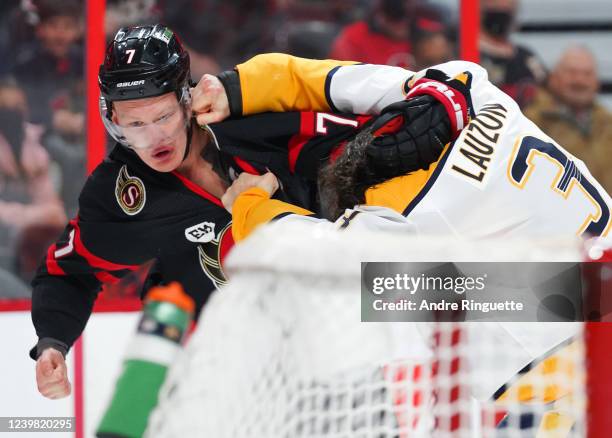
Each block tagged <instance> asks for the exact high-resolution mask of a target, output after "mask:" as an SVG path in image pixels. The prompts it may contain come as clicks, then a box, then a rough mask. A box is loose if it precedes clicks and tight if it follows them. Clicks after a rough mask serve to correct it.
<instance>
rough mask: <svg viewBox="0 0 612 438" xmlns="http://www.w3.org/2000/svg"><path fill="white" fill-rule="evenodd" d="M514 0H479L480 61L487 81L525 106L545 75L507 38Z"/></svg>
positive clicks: (539, 65) (525, 51)
mask: <svg viewBox="0 0 612 438" xmlns="http://www.w3.org/2000/svg"><path fill="white" fill-rule="evenodd" d="M517 7H518V0H482V1H481V34H480V64H481V65H482V66H483V67H484V68H485V69H486V70H487V72H488V73H489V80H490V81H491V82H493V83H494V84H495V85H497V86H498V87H500V88H501V89H502V90H503V91H505V92H506V93H507V94H509V95H510V96H511V97H512V98H513V99H514V100H516V101H517V102H518V104H519V105H520V106H521V107H525V106H526V105H527V104H528V103H529V102H530V101H531V99H533V96H534V95H535V91H536V88H537V86H538V85H539V84H541V83H542V82H543V81H544V79H545V77H546V69H545V68H544V66H543V64H542V63H541V62H540V61H539V60H538V58H537V57H536V56H535V55H534V54H533V53H532V52H531V51H530V50H529V49H527V48H525V47H522V46H520V45H517V44H514V43H513V42H512V41H510V33H511V32H512V30H513V28H514V25H515V18H516V11H517Z"/></svg>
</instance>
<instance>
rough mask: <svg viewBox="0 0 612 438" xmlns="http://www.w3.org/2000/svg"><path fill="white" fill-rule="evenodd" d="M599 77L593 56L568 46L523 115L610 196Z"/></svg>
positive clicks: (606, 119)
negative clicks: (579, 163) (585, 168)
mask: <svg viewBox="0 0 612 438" xmlns="http://www.w3.org/2000/svg"><path fill="white" fill-rule="evenodd" d="M598 91H599V78H598V75H597V63H596V61H595V57H594V56H593V54H592V53H591V52H590V51H589V50H588V49H587V48H585V47H578V46H576V47H570V48H568V49H566V50H565V51H564V52H563V54H562V55H561V57H560V59H559V61H558V62H557V64H556V65H555V67H554V69H553V70H552V71H551V73H550V76H549V78H548V87H547V89H540V90H539V91H538V93H537V95H536V98H535V100H534V102H533V103H532V105H530V106H529V107H528V108H527V109H526V110H525V115H526V116H527V117H529V118H530V119H531V120H532V121H533V122H534V123H536V124H537V125H538V126H539V127H540V128H541V129H542V130H543V131H544V132H545V133H546V134H548V135H549V136H551V137H552V138H553V139H554V140H556V141H557V142H563V145H564V146H565V148H566V149H567V150H568V151H569V152H571V153H572V154H574V155H575V156H576V157H578V158H579V159H581V160H582V161H584V162H585V163H586V165H587V166H588V167H589V169H591V173H592V174H593V176H594V177H595V178H596V179H597V181H599V182H600V183H601V184H602V185H603V186H604V188H605V189H606V190H607V192H608V193H612V153H611V152H612V114H611V113H610V112H608V111H607V110H606V109H605V108H604V107H603V106H601V105H600V104H599V103H598V102H597V93H598Z"/></svg>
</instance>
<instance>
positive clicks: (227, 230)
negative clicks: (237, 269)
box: [198, 222, 234, 286]
mask: <svg viewBox="0 0 612 438" xmlns="http://www.w3.org/2000/svg"><path fill="white" fill-rule="evenodd" d="M233 245H234V239H233V237H232V224H231V222H230V223H229V224H227V225H226V226H225V227H224V228H223V229H222V230H221V231H220V232H219V234H218V235H217V237H216V238H215V239H213V240H211V241H210V242H206V243H204V244H201V245H198V256H199V258H200V266H201V267H202V270H203V271H204V273H205V274H206V276H207V277H208V278H210V279H211V280H212V281H213V283H215V285H216V286H223V285H224V284H226V283H227V277H226V276H225V272H224V271H223V260H224V259H225V256H226V254H227V253H228V251H229V250H230V248H231V247H232V246H233Z"/></svg>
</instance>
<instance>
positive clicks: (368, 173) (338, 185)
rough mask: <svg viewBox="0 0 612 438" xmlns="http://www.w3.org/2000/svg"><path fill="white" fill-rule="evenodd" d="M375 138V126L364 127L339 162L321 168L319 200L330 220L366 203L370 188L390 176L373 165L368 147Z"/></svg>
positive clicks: (322, 209)
mask: <svg viewBox="0 0 612 438" xmlns="http://www.w3.org/2000/svg"><path fill="white" fill-rule="evenodd" d="M373 139H374V136H373V135H372V129H371V128H367V129H364V130H362V131H361V132H360V133H359V134H357V136H355V138H354V139H353V140H352V141H351V142H349V143H348V144H347V145H346V148H345V149H344V151H343V152H342V154H341V155H340V156H339V157H338V159H336V161H334V162H333V163H330V164H327V165H326V166H324V167H323V168H321V170H320V171H319V178H318V186H319V200H320V203H321V212H322V213H323V216H324V217H325V218H326V219H329V220H332V221H335V220H336V219H338V218H339V217H340V216H341V215H342V214H343V213H344V210H346V209H347V208H352V207H354V206H355V205H357V204H363V203H365V192H366V190H367V189H369V188H370V187H373V186H375V185H376V184H380V183H382V182H384V181H386V180H388V179H389V177H385V176H382V175H376V174H375V173H374V171H373V170H372V166H370V165H369V159H368V155H367V152H366V150H367V147H368V145H369V144H370V143H372V140H373Z"/></svg>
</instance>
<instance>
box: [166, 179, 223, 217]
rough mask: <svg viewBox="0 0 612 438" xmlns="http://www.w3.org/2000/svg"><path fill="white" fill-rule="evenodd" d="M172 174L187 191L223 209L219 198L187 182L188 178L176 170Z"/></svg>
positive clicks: (191, 182) (189, 181)
mask: <svg viewBox="0 0 612 438" xmlns="http://www.w3.org/2000/svg"><path fill="white" fill-rule="evenodd" d="M172 174H173V175H174V176H176V177H177V178H178V179H180V180H181V182H182V183H183V185H184V186H185V187H187V188H188V189H189V190H191V191H192V192H194V193H197V194H198V195H200V196H201V197H203V198H206V199H208V200H209V201H210V202H212V203H213V204H217V205H218V206H219V207H221V208H225V207H223V204H222V203H221V200H220V199H219V198H217V197H216V196H213V195H211V194H210V193H208V192H207V191H206V190H204V189H203V188H202V187H200V186H199V185H197V184H196V183H194V182H193V181H191V180H189V179H188V178H185V177H184V176H183V175H181V174H180V173H178V172H177V171H176V170H175V171H174V172H172Z"/></svg>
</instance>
